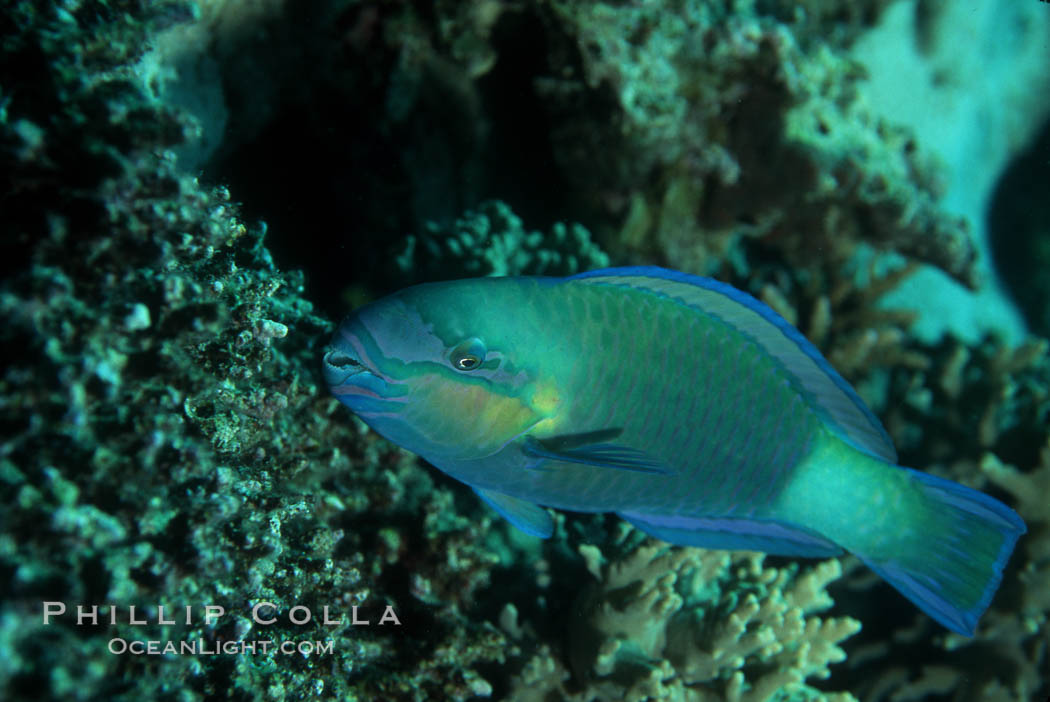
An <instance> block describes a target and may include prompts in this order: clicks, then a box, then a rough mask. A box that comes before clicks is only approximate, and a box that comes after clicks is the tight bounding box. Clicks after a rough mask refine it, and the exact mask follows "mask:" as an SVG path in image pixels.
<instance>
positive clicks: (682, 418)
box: [323, 267, 1025, 635]
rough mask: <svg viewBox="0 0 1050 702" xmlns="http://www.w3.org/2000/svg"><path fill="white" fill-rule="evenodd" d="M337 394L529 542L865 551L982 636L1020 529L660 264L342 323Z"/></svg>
mask: <svg viewBox="0 0 1050 702" xmlns="http://www.w3.org/2000/svg"><path fill="white" fill-rule="evenodd" d="M323 372H324V376H325V380H326V382H327V383H328V385H329V387H330V389H331V391H332V393H333V394H334V395H335V396H336V397H337V398H338V399H339V400H340V401H341V402H342V403H343V404H345V405H346V406H347V407H349V408H350V409H351V410H352V411H353V412H355V413H356V414H357V415H358V416H359V417H361V419H363V420H364V421H365V422H366V423H367V424H368V425H369V426H370V427H372V428H373V429H374V430H375V431H377V432H378V433H379V434H381V435H382V436H384V437H386V438H387V439H389V440H390V441H392V442H394V443H395V444H398V445H400V446H402V447H404V448H406V449H408V450H410V451H412V452H414V453H416V454H418V455H419V456H421V457H423V458H424V459H426V460H427V461H428V462H430V463H431V464H433V465H434V466H436V467H437V468H439V469H441V470H442V471H444V472H445V473H448V474H449V475H451V476H453V477H454V478H457V479H458V480H461V481H462V482H464V483H466V484H467V485H469V486H470V487H472V488H473V489H474V491H475V492H476V493H477V494H478V495H479V496H480V497H481V499H482V500H484V501H485V502H487V503H488V504H489V505H491V506H492V507H493V508H494V509H495V510H496V512H498V513H499V514H501V515H503V516H504V517H505V518H506V519H508V520H509V521H510V522H511V523H512V524H514V525H515V526H516V527H518V528H519V529H521V530H522V531H524V532H526V533H528V534H532V535H535V536H540V537H548V536H550V535H551V533H552V531H553V520H552V518H551V515H550V513H549V512H548V511H547V510H546V509H545V508H546V507H552V508H556V509H563V510H572V511H578V512H615V513H617V514H618V515H620V517H622V518H623V519H625V520H627V521H628V522H630V523H631V524H632V525H634V526H635V527H636V528H638V529H640V530H641V531H643V532H645V533H647V534H649V535H651V536H654V537H656V538H658V539H662V540H664V541H666V542H669V543H671V544H679V545H687V546H700V547H705V548H713V549H746V550H754V551H764V552H766V553H771V554H778V555H785V556H803V557H830V556H836V555H839V554H842V553H843V552H847V551H848V552H851V553H854V554H856V555H857V556H858V557H859V558H860V559H861V560H862V561H863V562H864V563H865V564H867V565H868V566H869V567H870V568H871V569H873V570H874V571H875V572H876V573H878V574H879V575H880V576H881V577H882V578H884V579H885V580H886V581H888V582H889V583H890V584H891V585H893V586H894V587H895V588H896V589H897V590H899V591H900V592H901V593H902V594H903V595H904V596H905V597H907V598H908V599H910V600H911V601H912V602H913V603H915V605H917V606H918V607H919V608H920V609H921V610H922V611H924V612H926V613H927V614H928V615H929V616H930V617H932V618H933V619H934V620H936V621H938V622H940V623H941V624H942V625H943V626H945V627H947V628H948V629H950V630H952V631H955V632H958V633H961V634H964V635H973V633H974V631H975V629H976V625H977V620H978V618H979V617H980V616H981V614H982V613H983V612H984V610H985V609H986V608H987V607H988V605H989V603H990V601H991V599H992V596H993V595H994V593H995V591H996V589H997V588H998V586H999V582H1000V580H1001V578H1002V571H1003V567H1004V566H1005V564H1006V562H1007V559H1008V558H1009V556H1010V553H1011V552H1012V550H1013V547H1014V544H1015V542H1016V541H1017V539H1018V537H1019V536H1020V535H1021V534H1023V533H1024V532H1025V525H1024V522H1023V521H1022V520H1021V518H1020V517H1019V516H1018V515H1017V514H1016V513H1015V512H1014V511H1013V510H1011V509H1010V508H1009V507H1007V506H1006V505H1004V504H1002V503H1001V502H999V501H998V500H995V499H993V498H992V497H990V496H988V495H985V494H983V493H981V492H978V491H976V490H973V489H971V488H968V487H965V486H963V485H960V484H958V483H955V482H952V481H950V480H946V479H943V478H940V477H936V476H934V475H931V474H929V473H924V472H920V471H917V470H912V469H909V468H903V467H900V466H898V465H897V454H896V451H895V449H894V446H893V443H892V441H891V439H890V437H889V436H888V435H887V433H886V431H885V430H884V429H883V427H882V425H881V424H880V423H879V420H878V419H877V418H876V417H875V415H874V414H873V413H872V412H871V411H870V410H869V409H868V408H867V406H866V405H865V404H864V402H863V401H862V400H861V399H860V397H859V396H858V395H857V393H856V392H855V391H854V389H853V388H852V387H851V386H850V385H849V383H847V382H846V381H845V380H844V379H843V378H842V376H840V375H839V374H838V373H837V372H836V371H835V370H834V369H833V368H832V367H831V365H830V364H829V363H828V362H827V361H826V360H825V359H824V357H823V356H822V355H821V354H820V352H819V351H818V350H817V348H816V347H815V346H813V345H812V344H811V343H810V342H809V341H807V340H806V338H805V337H803V336H802V334H801V333H799V332H798V331H797V330H796V329H795V328H794V327H792V326H791V325H790V324H789V323H788V322H787V321H785V320H784V319H783V318H782V317H780V316H779V315H777V314H776V313H775V312H774V311H773V310H772V309H770V308H769V307H767V306H766V305H764V304H763V303H761V302H759V301H758V300H756V299H754V298H753V297H751V296H750V295H748V294H746V293H744V292H742V291H740V290H737V289H736V288H733V287H732V286H730V285H727V284H725V283H721V282H718V281H715V280H711V279H708V278H702V277H698V276H693V275H688V274H685V273H678V272H675V271H670V270H666V269H662V268H655V267H634V268H611V269H606V270H599V271H592V272H588V273H582V274H580V275H575V276H571V277H568V278H547V277H517V278H478V279H468V280H458V281H450V282H441V283H430V284H424V285H418V286H415V287H411V288H408V289H405V290H401V291H399V292H397V293H394V294H392V295H390V296H388V297H385V298H382V299H380V300H377V301H375V302H372V303H369V304H367V305H365V306H363V307H361V308H359V309H358V310H356V311H355V312H354V313H352V314H351V315H350V316H349V317H348V318H347V319H346V320H344V321H343V322H342V323H341V324H340V325H339V327H338V329H337V331H336V333H335V335H334V338H333V339H332V341H331V343H330V344H329V346H328V347H327V348H326V351H325V355H324V360H323Z"/></svg>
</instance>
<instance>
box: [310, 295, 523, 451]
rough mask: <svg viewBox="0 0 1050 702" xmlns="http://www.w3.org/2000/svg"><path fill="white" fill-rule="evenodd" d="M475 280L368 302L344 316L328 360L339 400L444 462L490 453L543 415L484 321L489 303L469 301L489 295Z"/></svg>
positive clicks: (500, 339) (503, 343) (328, 377)
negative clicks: (480, 293)
mask: <svg viewBox="0 0 1050 702" xmlns="http://www.w3.org/2000/svg"><path fill="white" fill-rule="evenodd" d="M476 285H477V283H476V282H470V283H469V286H470V287H467V286H468V283H467V282H465V281H461V282H453V283H438V284H430V285H423V286H417V287H416V288H409V289H408V290H403V291H401V292H399V293H395V294H394V295H391V296H389V297H386V298H383V299H380V300H377V301H375V302H372V303H369V304H368V305H365V306H364V307H361V308H359V309H358V310H356V311H355V312H354V313H353V314H351V315H350V316H349V317H348V318H347V319H345V320H344V321H343V322H342V323H341V324H340V325H339V327H338V329H337V330H336V333H335V335H334V336H333V338H332V340H331V342H330V343H329V345H328V346H327V348H326V349H325V352H324V357H323V360H322V372H323V374H324V378H325V381H326V383H327V384H328V387H329V389H330V390H331V392H332V394H333V395H335V396H336V398H338V399H339V401H340V402H342V403H343V404H344V405H346V406H347V407H349V408H350V409H351V410H352V411H353V412H354V413H355V414H357V415H358V416H359V417H360V418H361V419H362V420H364V421H365V423H367V424H368V425H369V426H370V427H372V428H373V429H375V430H376V431H377V432H378V433H379V434H381V435H383V436H384V437H386V438H387V439H389V440H391V441H393V442H394V443H396V444H398V445H400V446H403V447H404V448H407V449H409V450H410V451H413V452H415V453H418V454H419V455H421V456H423V457H424V458H427V459H428V460H430V461H431V462H435V463H442V464H444V465H448V464H449V462H451V461H460V460H471V459H476V458H481V457H484V456H488V455H491V454H492V453H494V452H495V451H498V450H499V449H500V448H502V447H503V446H504V445H506V443H507V442H508V441H510V440H512V439H513V438H515V437H517V436H519V435H521V434H522V433H523V432H524V431H526V430H527V429H528V428H529V427H530V426H532V425H534V424H535V423H536V422H537V421H538V420H539V417H538V416H537V414H536V412H535V411H534V409H533V407H532V406H531V404H530V402H529V399H530V397H529V396H528V395H527V391H528V390H529V387H528V379H529V374H528V373H527V372H525V371H523V370H522V369H521V368H518V367H516V366H515V365H514V364H513V363H511V361H510V359H509V358H508V355H507V352H508V348H509V342H508V341H507V338H508V337H507V335H506V334H503V333H501V330H500V329H499V325H493V324H491V323H486V319H489V318H490V316H489V315H487V314H485V312H486V308H485V307H484V306H479V305H477V304H473V305H467V304H464V301H468V302H469V301H476V300H478V299H482V298H479V297H478V295H476V294H473V293H474V292H475V291H474V287H475V286H476ZM484 287H486V288H487V287H489V286H488V285H487V284H486V285H485V286H484ZM481 292H486V291H485V290H483V291H481ZM491 318H495V319H504V318H506V315H496V316H494V317H491Z"/></svg>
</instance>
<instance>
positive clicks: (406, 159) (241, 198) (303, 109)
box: [203, 11, 577, 316]
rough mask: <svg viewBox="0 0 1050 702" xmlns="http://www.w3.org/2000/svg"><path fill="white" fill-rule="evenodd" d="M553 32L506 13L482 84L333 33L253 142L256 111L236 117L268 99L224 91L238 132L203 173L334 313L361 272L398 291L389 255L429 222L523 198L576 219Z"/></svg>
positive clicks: (527, 210) (528, 205)
mask: <svg viewBox="0 0 1050 702" xmlns="http://www.w3.org/2000/svg"><path fill="white" fill-rule="evenodd" d="M339 21H340V22H341V23H342V24H343V25H345V28H344V29H342V30H341V31H344V32H345V33H347V34H352V32H354V31H356V30H355V29H354V28H355V27H357V26H358V25H359V24H360V22H361V20H360V18H358V17H357V16H355V15H354V14H353V12H348V13H347V16H346V17H343V18H339ZM332 31H340V28H339V27H337V28H336V29H335V30H332ZM546 34H547V30H546V29H545V28H544V27H543V26H542V21H541V19H540V18H539V17H538V16H537V15H536V14H535V12H534V11H522V12H513V13H511V12H508V13H505V14H504V15H503V16H502V17H501V18H500V20H499V21H498V22H497V23H496V25H495V26H494V27H493V29H492V36H491V41H492V44H493V46H494V47H496V48H497V49H498V57H499V58H498V60H497V62H496V63H495V65H493V66H492V67H491V68H490V69H489V70H488V71H487V72H486V73H485V74H484V75H483V76H482V77H480V78H479V79H478V80H476V81H468V80H464V71H463V69H462V67H459V66H455V65H453V64H451V63H450V62H449V61H448V59H447V58H444V57H442V56H440V55H439V54H438V53H437V52H436V51H435V52H433V53H424V55H423V56H422V57H420V58H419V59H418V60H419V61H420V62H421V65H419V66H411V67H408V68H404V67H402V66H401V64H402V63H404V59H403V57H400V56H399V55H398V54H397V52H395V51H394V50H393V47H389V46H383V45H382V44H381V42H379V41H378V40H376V39H373V40H371V42H367V41H365V40H360V41H361V42H362V43H360V44H358V45H351V46H346V45H345V44H346V42H344V43H343V45H340V44H338V43H336V42H332V43H330V44H328V45H327V46H328V49H326V51H327V52H328V53H327V54H325V55H323V56H322V55H318V56H313V55H311V56H305V57H303V56H300V57H298V58H297V59H296V60H299V61H301V62H302V63H303V64H304V68H305V65H306V64H309V65H310V67H311V70H304V71H302V72H299V71H297V70H296V69H294V68H292V69H288V73H289V74H292V75H295V76H296V78H297V80H298V81H299V83H298V84H297V85H296V86H295V88H294V89H288V91H287V92H290V93H291V94H292V95H294V96H296V97H295V98H294V99H287V98H286V96H285V95H282V100H281V102H280V103H279V104H278V105H275V107H276V111H275V112H274V113H273V115H272V116H271V117H270V118H269V119H268V120H267V121H266V122H265V124H263V125H261V126H260V127H258V128H256V129H254V130H253V129H251V128H246V131H245V133H247V134H249V135H250V136H248V137H247V138H241V139H238V137H237V136H236V134H235V132H236V130H237V129H239V128H240V127H238V125H245V124H246V123H247V122H249V121H250V120H251V119H252V117H251V116H245V115H243V114H239V113H240V112H242V111H252V110H258V108H259V107H260V106H259V105H258V104H255V103H253V102H251V101H250V100H249V99H247V98H245V99H243V100H240V99H238V98H237V97H236V96H234V97H232V98H229V97H228V102H229V104H228V108H229V110H230V118H229V125H228V128H227V130H226V132H227V135H229V136H230V137H232V138H229V139H227V141H226V143H225V145H221V146H220V147H219V150H218V152H217V153H216V155H215V156H214V157H213V158H212V159H211V160H210V162H208V163H206V164H205V165H204V167H203V179H204V180H205V181H207V182H209V183H214V184H224V185H227V186H228V187H229V189H230V191H231V193H233V194H234V197H235V198H236V200H237V201H238V202H240V203H241V205H242V213H243V215H244V216H245V219H246V220H248V221H258V220H262V221H265V222H266V223H267V224H268V233H267V237H266V245H267V248H268V249H269V251H270V252H271V254H272V255H273V258H274V260H275V262H276V263H277V265H278V267H279V268H281V269H286V270H287V269H297V268H298V269H304V270H306V271H307V273H308V275H307V276H306V280H307V285H308V286H309V290H308V291H307V294H308V296H309V297H310V298H311V299H312V300H315V301H316V302H317V304H318V305H319V307H320V308H321V310H322V311H323V312H325V313H327V314H328V315H329V316H338V315H340V314H342V313H344V312H345V309H346V303H345V301H340V299H339V295H340V293H341V292H342V291H343V290H344V289H346V287H347V286H348V284H350V282H351V281H355V282H356V283H358V284H363V285H366V286H368V287H369V288H371V289H373V290H377V291H385V290H391V289H394V288H397V287H399V285H400V284H401V282H402V281H400V280H398V271H397V270H396V269H394V267H393V265H392V263H391V262H392V261H393V260H394V259H395V254H396V253H398V252H399V251H400V250H401V248H402V247H403V242H404V237H405V236H406V235H409V234H412V233H418V232H419V231H420V230H421V229H422V227H423V226H424V223H425V222H428V221H432V222H437V223H441V224H447V223H449V222H451V221H452V220H453V219H455V218H456V217H458V216H459V215H461V214H462V212H463V211H464V210H467V209H470V208H473V207H476V206H477V205H478V204H479V203H480V202H482V201H484V200H487V199H503V200H507V199H513V200H514V201H515V202H516V203H517V205H516V209H517V211H518V213H519V215H521V216H522V217H523V219H524V220H525V221H527V222H529V224H530V226H532V227H535V228H538V229H545V228H547V227H548V226H549V225H550V224H551V223H553V222H555V221H563V220H569V219H573V218H574V215H575V214H577V213H572V212H569V211H568V209H567V208H568V207H569V205H568V202H569V200H568V198H567V196H566V192H567V188H566V187H565V184H564V182H563V178H562V177H561V176H560V175H559V173H560V170H559V169H558V168H557V165H556V163H555V160H554V147H553V145H552V144H551V141H550V133H549V121H550V119H551V115H548V114H546V113H545V112H544V107H543V104H542V101H541V99H540V96H539V95H538V94H537V92H536V80H537V78H541V77H543V76H546V75H547V74H548V73H549V72H550V70H551V68H550V67H549V66H548V65H547V64H548V53H549V52H548V47H547V45H546V39H545V36H546ZM434 41H435V43H436V42H437V40H436V39H435V40H434ZM373 44H374V46H373ZM333 45H334V46H341V48H340V49H332V48H331V47H332V46H333ZM249 50H250V47H249ZM256 50H263V48H262V47H259V48H257V49H256ZM399 62H400V63H399ZM317 66H323V68H316V69H315V68H314V67H317ZM226 80H227V82H228V81H229V80H230V79H226ZM281 80H284V81H286V80H288V79H281ZM237 89H238V88H237V87H236V86H229V85H227V86H225V87H224V90H225V91H226V92H227V94H228V95H229V93H230V92H231V91H234V90H237ZM239 90H241V91H243V88H239ZM278 90H279V91H282V92H285V90H286V89H285V88H284V87H279V88H278ZM256 119H257V118H256ZM231 132H233V133H234V134H231Z"/></svg>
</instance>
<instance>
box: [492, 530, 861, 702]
mask: <svg viewBox="0 0 1050 702" xmlns="http://www.w3.org/2000/svg"><path fill="white" fill-rule="evenodd" d="M629 533H630V532H629V529H628V528H627V527H624V529H623V534H621V536H620V537H619V538H620V541H619V543H618V544H617V545H614V546H612V547H611V548H610V551H611V552H613V553H616V552H617V551H621V552H620V553H619V555H614V556H612V557H611V559H610V560H609V561H608V562H607V563H604V564H602V561H603V557H602V555H601V553H600V552H599V551H598V550H597V549H596V548H595V547H587V546H584V547H582V548H581V551H582V555H583V556H585V557H586V558H587V560H588V563H589V567H590V569H591V571H592V574H593V575H594V576H595V577H597V578H598V581H597V582H596V583H592V584H591V585H590V586H588V587H587V588H586V589H585V590H584V592H583V593H582V594H581V596H580V598H579V601H578V603H577V605H576V607H575V608H574V614H573V618H572V620H571V622H570V625H569V626H570V642H569V648H570V659H571V661H572V666H573V668H574V670H575V671H576V679H577V680H578V682H579V683H580V684H582V685H583V687H584V689H583V691H581V692H572V687H571V686H567V685H566V684H565V678H566V673H565V671H564V669H563V668H562V667H561V665H560V664H558V663H556V662H554V661H551V660H550V659H549V652H543V651H541V652H540V653H538V654H536V655H535V656H534V657H533V658H532V659H531V660H530V661H529V663H528V664H527V665H526V667H525V669H524V670H523V671H522V673H521V674H520V675H519V677H518V678H517V679H516V683H515V685H516V687H515V688H514V690H515V692H514V693H513V694H514V695H517V694H519V693H520V694H522V695H533V696H535V697H539V695H540V692H539V690H538V689H537V688H539V689H544V687H545V688H546V690H547V691H548V692H553V691H558V694H560V695H563V696H565V698H566V699H574V700H589V699H603V700H614V699H615V700H632V701H638V702H641V701H642V700H693V701H696V702H708V701H710V702H714V701H715V700H734V701H739V702H764V701H765V700H768V699H771V698H773V697H774V695H776V696H777V697H776V699H783V700H788V699H800V700H801V699H827V700H848V699H852V698H851V697H850V696H849V695H848V694H825V693H819V692H817V691H816V690H814V689H812V688H810V687H808V686H807V685H806V684H805V681H806V679H807V678H811V677H815V678H824V677H827V675H828V666H829V665H830V664H832V663H835V662H839V661H841V660H843V659H844V658H845V654H844V653H843V651H842V649H841V648H840V647H839V643H840V642H842V641H843V640H844V639H846V638H848V637H849V636H851V635H852V634H854V633H855V632H856V631H857V630H858V629H859V628H860V624H859V623H858V622H856V621H855V620H852V619H849V618H830V619H821V618H819V617H817V616H814V615H815V613H817V612H820V611H822V610H824V609H827V608H828V607H829V606H830V605H831V599H830V597H828V595H827V593H826V592H825V590H824V588H825V587H826V585H827V584H828V583H829V582H831V581H833V580H835V579H836V578H837V577H838V576H839V574H840V567H839V564H838V561H835V560H831V561H825V562H822V563H820V564H817V565H816V566H814V567H812V568H810V569H808V570H807V571H805V572H803V573H801V574H799V572H798V570H797V567H795V566H788V567H784V568H773V567H767V566H764V565H763V556H762V555H761V554H756V553H748V552H733V553H730V552H725V551H707V550H704V549H694V548H675V547H670V546H667V545H666V544H663V543H660V542H657V541H652V540H649V541H647V542H645V543H643V544H641V545H635V546H634V547H625V540H624V539H625V535H627V534H629ZM635 536H637V535H636V534H635ZM632 540H633V541H635V542H636V541H637V539H636V538H634V539H632ZM527 690H528V692H526V691H527Z"/></svg>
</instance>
